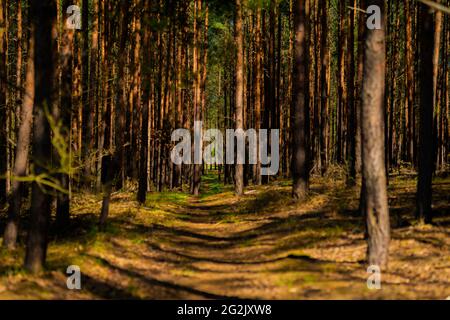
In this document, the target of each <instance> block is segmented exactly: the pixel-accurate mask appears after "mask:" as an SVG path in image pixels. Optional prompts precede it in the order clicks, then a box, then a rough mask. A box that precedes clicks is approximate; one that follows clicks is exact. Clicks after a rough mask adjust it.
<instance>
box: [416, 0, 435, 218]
mask: <svg viewBox="0 0 450 320" xmlns="http://www.w3.org/2000/svg"><path fill="white" fill-rule="evenodd" d="M429 10H430V9H429V8H428V7H427V6H426V5H425V4H422V3H420V4H419V14H420V18H421V19H420V25H419V35H418V36H419V39H420V58H419V61H420V65H419V79H420V107H419V112H420V117H419V118H420V122H419V132H420V134H419V178H418V184H417V211H416V217H417V219H418V220H419V221H420V222H421V223H431V219H432V212H431V196H432V186H431V184H432V175H433V167H434V163H433V143H432V141H433V109H434V106H433V102H434V92H433V89H434V88H433V87H434V85H433V51H432V50H430V48H433V47H434V37H433V35H434V21H433V14H432V13H430V11H429Z"/></svg>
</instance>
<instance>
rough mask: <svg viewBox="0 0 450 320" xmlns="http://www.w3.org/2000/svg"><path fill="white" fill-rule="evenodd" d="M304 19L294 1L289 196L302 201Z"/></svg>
mask: <svg viewBox="0 0 450 320" xmlns="http://www.w3.org/2000/svg"><path fill="white" fill-rule="evenodd" d="M306 24H307V17H306V11H305V1H304V0H294V30H295V42H294V53H295V56H294V68H293V76H292V79H293V89H292V94H293V97H292V112H291V116H292V121H291V123H292V140H293V141H292V142H293V144H292V175H293V187H292V196H293V197H294V198H295V199H297V200H303V199H304V198H305V197H306V194H307V192H308V189H309V157H308V153H309V138H308V136H309V128H308V127H309V125H308V124H309V106H308V104H307V103H306V101H307V100H306V94H307V93H308V87H307V81H306V77H307V72H308V64H307V61H308V60H307V54H308V48H307V46H306V44H307V43H308V41H307V33H306Z"/></svg>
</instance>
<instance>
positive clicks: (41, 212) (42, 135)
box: [25, 0, 57, 273]
mask: <svg viewBox="0 0 450 320" xmlns="http://www.w3.org/2000/svg"><path fill="white" fill-rule="evenodd" d="M30 14H31V23H32V27H31V28H32V31H31V32H32V37H34V41H35V55H34V57H35V62H34V65H35V99H34V102H35V108H34V131H33V160H34V170H33V174H34V175H35V176H39V175H44V176H48V175H49V174H50V172H49V168H50V166H51V157H50V154H51V139H50V126H49V122H48V119H47V116H49V110H50V108H51V107H52V106H53V101H52V99H53V98H54V90H55V86H54V83H55V80H56V79H54V78H53V77H54V57H56V54H54V53H55V52H56V50H57V47H56V37H55V36H54V35H55V33H56V32H55V30H56V27H55V23H56V1H55V0H42V1H33V2H31V12H30ZM49 52H50V54H49ZM48 191H49V190H46V188H45V186H43V185H41V184H39V182H36V181H35V182H33V186H32V195H31V218H30V227H29V232H28V240H27V249H26V256H25V268H26V269H27V270H29V271H30V272H33V273H38V272H40V271H42V269H43V267H44V263H45V258H46V253H47V232H48V225H49V220H50V200H51V198H50V196H49V193H48Z"/></svg>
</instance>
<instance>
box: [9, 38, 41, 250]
mask: <svg viewBox="0 0 450 320" xmlns="http://www.w3.org/2000/svg"><path fill="white" fill-rule="evenodd" d="M33 40H34V37H31V38H30V40H29V45H28V62H27V74H26V79H25V81H26V88H25V90H26V91H25V94H24V96H23V105H22V108H21V122H20V128H19V134H18V137H17V146H16V157H15V162H14V170H13V183H12V190H11V196H10V199H9V208H8V221H7V223H6V227H5V233H4V236H3V246H4V247H6V248H7V249H13V248H14V247H15V245H16V242H17V234H18V229H19V219H20V212H21V206H22V198H21V197H22V192H21V189H22V188H21V186H22V183H21V182H20V181H19V180H17V179H15V178H19V177H24V176H25V175H26V170H27V163H28V149H29V147H30V139H31V129H32V121H33V103H34V89H35V88H34V42H33Z"/></svg>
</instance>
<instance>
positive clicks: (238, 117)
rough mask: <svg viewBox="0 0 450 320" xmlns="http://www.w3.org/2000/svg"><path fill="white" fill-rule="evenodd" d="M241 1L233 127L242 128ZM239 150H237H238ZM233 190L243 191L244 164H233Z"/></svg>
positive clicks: (239, 0) (238, 5)
mask: <svg viewBox="0 0 450 320" xmlns="http://www.w3.org/2000/svg"><path fill="white" fill-rule="evenodd" d="M242 14H243V3H242V0H236V30H235V36H234V37H235V38H234V41H235V45H236V49H237V50H236V95H235V104H236V105H235V128H236V130H239V129H241V130H243V129H244V114H243V112H244V33H243V30H242V29H243V18H242ZM238 151H239V150H238ZM235 192H236V194H237V195H239V196H240V195H242V194H243V193H244V165H243V164H239V163H236V165H235Z"/></svg>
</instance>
